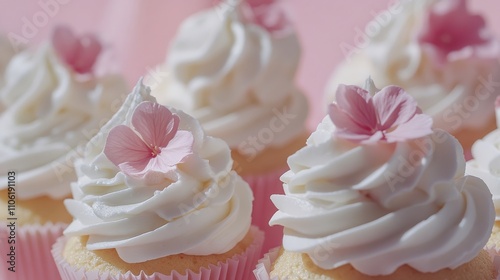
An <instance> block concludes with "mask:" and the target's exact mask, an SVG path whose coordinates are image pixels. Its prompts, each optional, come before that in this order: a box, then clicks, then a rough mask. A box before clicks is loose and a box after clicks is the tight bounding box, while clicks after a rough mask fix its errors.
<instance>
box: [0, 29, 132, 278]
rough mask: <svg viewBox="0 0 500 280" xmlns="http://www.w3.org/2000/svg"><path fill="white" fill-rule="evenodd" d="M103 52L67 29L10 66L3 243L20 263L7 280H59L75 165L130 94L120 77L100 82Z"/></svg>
mask: <svg viewBox="0 0 500 280" xmlns="http://www.w3.org/2000/svg"><path fill="white" fill-rule="evenodd" d="M99 50H100V44H99V42H98V41H97V39H96V38H95V37H94V36H92V35H86V36H82V37H77V36H75V35H74V34H73V33H71V31H70V30H69V29H67V28H65V27H59V28H57V29H56V30H55V32H54V34H53V38H52V41H51V42H47V43H45V44H43V45H41V46H40V47H39V48H38V49H36V50H31V49H30V50H25V51H23V52H20V53H19V54H17V55H15V56H14V57H13V58H12V59H11V61H10V63H9V65H8V66H7V69H6V71H5V76H4V78H5V84H4V86H3V87H2V88H0V102H1V103H2V105H3V106H2V107H3V108H5V110H4V111H3V112H2V113H1V114H0V127H1V128H2V133H1V134H0V180H1V182H2V183H1V184H0V208H1V209H4V210H2V211H0V220H1V223H2V226H1V228H0V235H1V236H2V240H5V239H3V238H4V237H6V236H8V237H11V236H13V239H12V243H10V242H9V243H7V242H1V245H0V248H1V252H10V251H15V252H16V254H15V257H13V258H11V257H5V255H4V257H3V258H2V260H5V259H7V261H11V260H13V262H12V264H10V263H8V262H6V261H2V262H0V263H1V264H0V278H2V277H1V276H2V275H3V276H4V277H3V278H2V279H13V276H17V277H18V278H17V279H57V277H58V272H57V269H56V266H55V264H54V263H53V261H52V258H51V253H50V247H51V245H52V243H53V242H54V241H55V239H56V237H57V236H59V235H61V234H62V231H63V229H64V228H65V227H66V226H67V224H68V223H69V222H71V220H72V218H71V215H69V213H67V211H66V210H65V207H64V202H63V200H64V199H65V198H67V197H69V196H70V195H71V190H70V182H71V181H74V180H75V179H76V174H75V171H74V168H73V164H72V160H73V159H74V158H76V157H78V156H79V149H80V147H82V146H83V145H84V144H85V143H87V142H88V139H90V138H91V137H92V136H93V135H94V134H96V133H97V132H98V131H99V128H100V126H101V125H102V124H103V123H105V122H106V121H107V120H108V119H109V118H110V117H111V116H112V115H113V113H114V111H116V110H117V109H118V108H117V107H119V104H120V103H119V102H120V100H121V99H120V98H123V97H121V95H122V94H123V93H124V92H125V93H126V87H125V83H124V81H123V80H122V79H121V78H119V77H118V76H114V75H108V76H103V77H95V76H93V75H92V72H91V71H92V66H93V63H94V61H95V60H96V59H97V56H98V54H99ZM117 105H118V106H117ZM7 209H8V210H9V211H7ZM5 223H7V225H9V226H10V227H6V226H5ZM11 246H12V247H11ZM14 249H15V250H14ZM6 266H7V267H6ZM11 267H15V268H13V269H15V274H14V273H12V272H11V271H8V268H11Z"/></svg>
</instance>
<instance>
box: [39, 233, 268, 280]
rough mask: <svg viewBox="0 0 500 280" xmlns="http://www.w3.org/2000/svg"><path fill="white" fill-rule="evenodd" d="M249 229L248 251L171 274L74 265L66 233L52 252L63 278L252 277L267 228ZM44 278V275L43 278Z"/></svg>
mask: <svg viewBox="0 0 500 280" xmlns="http://www.w3.org/2000/svg"><path fill="white" fill-rule="evenodd" d="M250 232H251V233H252V236H253V238H254V240H253V242H252V244H251V245H250V246H248V248H247V249H246V250H245V252H243V253H241V254H239V255H236V256H233V257H232V258H231V259H228V260H227V261H225V262H219V263H218V264H217V265H210V266H209V268H204V267H202V268H201V269H200V271H199V272H194V271H192V270H186V271H185V272H178V271H173V272H172V273H171V274H170V275H165V274H162V273H153V274H151V275H147V274H146V273H144V272H141V273H140V274H139V275H134V274H133V273H131V272H127V273H124V274H120V275H111V274H109V272H98V271H86V270H85V269H78V268H76V267H72V266H71V265H70V264H69V263H67V262H66V260H65V259H64V258H63V256H62V251H63V249H64V246H65V244H66V241H67V237H65V236H62V237H60V238H59V239H58V240H57V242H56V243H55V244H54V246H53V247H52V255H53V257H54V260H55V262H56V265H57V268H58V269H59V273H60V275H61V279H62V280H82V279H91V280H104V279H109V280H139V279H140V280H153V279H156V280H158V279H161V280H174V279H175V280H209V279H252V269H253V268H254V267H255V264H256V263H257V260H258V258H259V256H260V253H261V249H262V243H263V241H264V232H262V231H261V230H259V229H258V228H257V227H255V226H252V227H251V228H250ZM40 279H42V278H40Z"/></svg>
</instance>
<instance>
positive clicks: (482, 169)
mask: <svg viewBox="0 0 500 280" xmlns="http://www.w3.org/2000/svg"><path fill="white" fill-rule="evenodd" d="M495 105H496V116H497V124H498V125H500V99H499V98H497V100H496V103H495ZM466 173H467V174H470V175H473V176H477V177H479V178H481V179H483V180H484V182H486V185H488V188H489V189H490V191H491V193H492V194H493V203H494V204H495V211H496V217H495V224H494V226H493V233H492V235H491V238H490V240H489V242H488V246H489V247H491V248H493V249H495V250H496V251H499V250H500V129H498V128H497V129H495V130H493V131H491V132H490V133H488V134H487V135H486V136H485V137H483V138H482V139H479V140H477V141H476V142H475V143H474V144H473V145H472V159H471V160H469V161H468V162H467V169H466Z"/></svg>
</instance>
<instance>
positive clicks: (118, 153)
mask: <svg viewBox="0 0 500 280" xmlns="http://www.w3.org/2000/svg"><path fill="white" fill-rule="evenodd" d="M179 122H180V120H179V116H178V115H176V114H173V113H172V112H171V111H170V110H169V109H167V108H166V107H165V106H162V105H159V104H157V103H153V102H148V101H146V102H142V103H141V104H139V106H137V108H136V109H135V111H134V113H133V115H132V121H131V127H129V126H127V125H118V126H115V127H114V128H113V129H111V131H110V132H109V135H108V138H107V140H106V144H105V146H104V154H105V155H106V157H108V159H109V160H110V161H111V162H112V163H113V164H115V165H116V166H118V168H119V169H120V170H121V171H122V172H123V173H125V174H126V175H128V176H130V177H132V178H135V179H144V180H145V181H146V183H148V184H156V183H159V182H161V181H163V180H164V179H165V178H167V179H168V178H170V177H169V176H170V174H169V173H170V171H173V170H174V169H175V168H176V165H177V164H178V163H181V162H182V161H183V160H184V159H185V158H186V156H188V155H190V154H192V151H193V149H192V147H193V141H194V140H193V134H192V133H191V132H189V131H184V130H178V129H179Z"/></svg>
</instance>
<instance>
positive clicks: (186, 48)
mask: <svg viewBox="0 0 500 280" xmlns="http://www.w3.org/2000/svg"><path fill="white" fill-rule="evenodd" d="M299 58H300V46H299V42H298V39H297V36H296V34H295V32H294V31H293V29H292V26H291V25H290V23H289V22H288V20H287V18H286V15H285V14H284V12H283V10H282V9H281V8H280V6H279V4H278V3H274V1H256V0H250V1H223V2H221V3H220V4H219V5H218V6H216V7H214V8H212V9H209V10H206V11H203V12H201V13H198V14H195V15H193V16H191V17H189V18H188V19H186V20H185V21H184V22H183V23H182V25H181V26H180V28H179V30H178V33H177V35H176V37H175V38H174V40H173V43H172V45H171V47H170V50H169V53H168V58H167V62H166V64H165V65H164V66H162V67H164V70H163V71H166V72H167V73H168V74H169V78H168V79H164V80H161V79H156V80H155V79H154V77H150V81H149V83H150V84H151V86H152V94H153V95H154V96H156V97H157V98H158V100H159V102H160V103H161V104H168V105H171V106H173V107H176V108H180V109H182V110H184V111H186V112H187V113H189V114H190V115H192V116H193V117H195V118H196V119H198V120H199V121H200V123H201V125H202V126H203V128H204V129H205V131H206V132H207V134H208V135H212V136H215V137H219V138H221V139H223V140H224V141H226V142H227V143H228V144H229V147H230V148H231V151H232V157H233V159H234V160H235V169H236V170H238V173H239V174H241V175H242V176H243V178H244V179H245V180H246V181H247V182H248V183H249V184H250V186H251V188H252V190H253V192H254V195H255V202H254V206H255V207H254V212H253V221H254V223H255V224H256V225H258V226H259V227H260V228H263V229H264V230H265V231H266V243H265V245H264V247H265V248H267V247H269V246H270V245H269V246H268V244H271V243H272V245H273V246H274V245H278V242H279V238H280V236H281V230H280V229H276V230H274V231H273V232H269V231H268V230H270V229H269V226H268V224H267V223H268V221H269V218H270V217H271V215H272V213H273V211H274V209H273V208H274V207H273V206H272V204H271V202H270V200H269V196H270V195H271V194H272V193H277V192H280V191H281V187H280V181H279V176H280V175H281V174H283V172H284V171H285V170H286V158H287V157H288V156H289V155H290V154H292V153H293V152H294V151H296V150H297V149H299V148H300V147H302V146H303V145H304V143H305V140H306V138H307V134H308V133H306V127H305V120H306V117H307V113H308V105H307V100H306V98H305V96H304V94H303V93H302V91H301V90H300V89H298V87H297V86H296V84H295V81H294V79H295V74H296V71H297V67H298V64H299ZM159 76H161V75H158V77H159ZM273 237H276V238H273ZM273 240H274V241H273Z"/></svg>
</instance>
